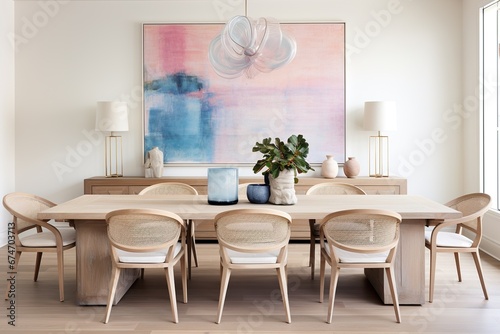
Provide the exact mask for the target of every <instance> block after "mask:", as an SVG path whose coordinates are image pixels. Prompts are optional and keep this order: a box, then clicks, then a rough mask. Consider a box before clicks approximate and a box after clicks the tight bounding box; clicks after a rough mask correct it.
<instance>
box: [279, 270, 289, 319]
mask: <svg viewBox="0 0 500 334" xmlns="http://www.w3.org/2000/svg"><path fill="white" fill-rule="evenodd" d="M276 271H277V272H278V281H279V284H280V290H281V299H283V307H284V308H285V315H286V322H287V323H289V324H290V323H292V317H291V315H290V303H289V301H288V284H287V279H286V267H282V268H276Z"/></svg>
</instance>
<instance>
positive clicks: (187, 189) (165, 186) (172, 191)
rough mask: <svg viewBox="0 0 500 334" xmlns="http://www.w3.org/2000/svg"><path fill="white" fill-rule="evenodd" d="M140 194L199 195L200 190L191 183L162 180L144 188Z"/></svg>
mask: <svg viewBox="0 0 500 334" xmlns="http://www.w3.org/2000/svg"><path fill="white" fill-rule="evenodd" d="M139 195H198V191H197V190H196V189H195V188H193V187H192V186H190V185H189V184H185V183H180V182H162V183H157V184H153V185H151V186H149V187H147V188H144V189H142V190H141V192H139Z"/></svg>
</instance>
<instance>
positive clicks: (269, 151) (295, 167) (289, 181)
mask: <svg viewBox="0 0 500 334" xmlns="http://www.w3.org/2000/svg"><path fill="white" fill-rule="evenodd" d="M252 152H260V153H262V154H263V157H262V159H260V160H258V161H257V162H256V163H255V166H254V167H253V172H254V173H258V172H260V171H261V170H262V169H264V168H266V170H264V172H263V173H262V174H263V175H264V176H267V177H269V185H270V187H271V195H270V197H269V201H270V202H271V203H274V204H295V203H297V197H296V196H295V188H294V184H295V183H297V182H299V179H298V177H297V176H298V174H302V173H307V172H308V171H309V170H314V168H312V167H311V166H310V165H309V163H308V162H307V161H306V157H307V154H308V153H309V144H308V143H307V141H306V139H305V138H304V136H303V135H301V134H299V135H292V136H290V137H289V138H288V140H287V142H286V143H285V142H283V141H282V140H281V139H280V138H275V139H274V142H273V141H272V139H271V138H265V139H263V140H262V142H261V143H259V142H257V143H255V146H254V147H253V148H252Z"/></svg>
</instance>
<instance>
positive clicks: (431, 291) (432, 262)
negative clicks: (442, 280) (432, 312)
mask: <svg viewBox="0 0 500 334" xmlns="http://www.w3.org/2000/svg"><path fill="white" fill-rule="evenodd" d="M435 276H436V252H435V251H434V250H432V248H431V250H430V271H429V303H432V300H433V298H434V279H435Z"/></svg>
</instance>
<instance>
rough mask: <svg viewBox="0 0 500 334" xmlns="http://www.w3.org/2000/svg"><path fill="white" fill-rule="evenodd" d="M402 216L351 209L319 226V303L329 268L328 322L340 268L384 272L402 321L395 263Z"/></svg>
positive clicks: (340, 212) (397, 312) (385, 212)
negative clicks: (378, 269) (328, 267)
mask: <svg viewBox="0 0 500 334" xmlns="http://www.w3.org/2000/svg"><path fill="white" fill-rule="evenodd" d="M400 223H401V216H400V215H399V214H398V213H396V212H392V211H387V210H373V209H353V210H344V211H337V212H333V213H331V214H329V215H328V216H326V217H325V218H324V219H323V221H322V222H321V225H320V244H321V266H320V284H319V286H320V291H319V301H320V302H321V303H322V302H323V295H324V289H325V267H326V263H328V264H329V265H330V268H331V271H330V289H329V298H328V315H327V317H326V322H327V323H331V322H332V317H333V303H334V301H335V292H336V290H337V283H338V280H339V273H340V269H342V268H344V269H346V268H372V269H374V268H380V269H384V271H385V273H386V275H387V281H388V283H389V288H390V292H391V298H392V300H393V304H394V313H395V314H396V322H401V312H400V310H399V302H398V293H397V288H396V280H395V279H394V260H395V258H396V257H395V253H396V247H397V245H398V241H399V225H400Z"/></svg>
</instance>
